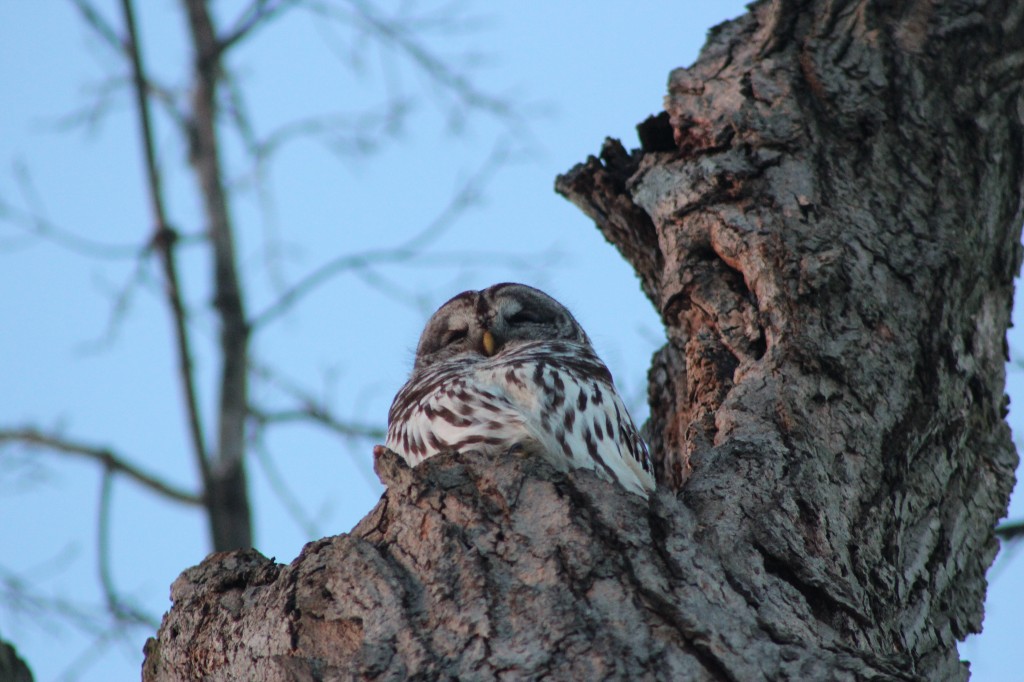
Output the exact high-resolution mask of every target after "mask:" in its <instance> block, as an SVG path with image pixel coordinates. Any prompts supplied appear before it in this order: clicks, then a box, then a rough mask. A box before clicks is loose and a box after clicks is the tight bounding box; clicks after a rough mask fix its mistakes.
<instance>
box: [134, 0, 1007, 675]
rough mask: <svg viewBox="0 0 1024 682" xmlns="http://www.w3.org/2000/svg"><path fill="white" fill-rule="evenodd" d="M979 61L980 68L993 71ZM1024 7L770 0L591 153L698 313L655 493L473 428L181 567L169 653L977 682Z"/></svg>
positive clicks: (159, 651) (367, 666) (662, 380)
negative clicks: (639, 118) (347, 506)
mask: <svg viewBox="0 0 1024 682" xmlns="http://www.w3.org/2000/svg"><path fill="white" fill-rule="evenodd" d="M964 74H970V76H969V77H966V78H965V77H964ZM1022 84H1024V5H1022V4H1021V3H1020V2H1017V1H1015V0H1005V1H997V2H987V3H972V2H952V1H947V2H943V1H939V2H907V3H891V2H880V1H878V0H839V1H835V0H829V1H824V0H820V1H819V0H804V1H800V2H797V1H790V0H774V1H768V0H764V1H761V2H755V3H753V4H752V5H751V9H750V13H749V14H747V15H745V16H743V17H741V18H739V19H737V20H735V21H732V22H728V23H726V24H723V25H722V26H719V27H717V28H716V29H715V30H713V31H712V33H711V35H710V37H709V41H708V44H707V45H706V47H705V48H704V50H703V52H702V54H701V56H700V58H699V59H698V61H697V62H696V64H694V65H693V66H692V67H690V68H687V69H677V70H676V71H674V72H673V73H672V74H671V77H670V80H669V91H668V96H667V98H666V111H665V112H664V113H663V114H661V115H659V116H655V117H652V118H651V119H650V120H648V121H646V122H645V123H644V124H642V125H641V126H640V137H641V142H642V148H641V149H638V150H635V151H633V152H627V151H626V150H625V149H624V148H623V147H622V145H621V144H619V143H618V142H616V141H614V140H609V141H608V142H607V143H606V144H605V145H604V147H603V149H602V151H601V154H600V158H595V157H591V158H590V159H589V160H587V161H586V162H585V163H582V164H580V165H578V166H577V167H575V168H574V169H572V170H571V171H570V172H568V173H567V174H566V175H564V176H562V177H560V178H559V180H558V182H557V188H558V190H559V191H560V192H562V193H563V194H564V195H566V196H567V197H568V198H569V199H571V200H572V201H573V202H574V203H575V204H577V205H578V206H579V207H580V208H581V209H582V210H583V211H585V212H586V213H587V214H588V215H590V216H591V217H592V218H593V219H594V221H595V222H596V223H597V226H598V228H599V229H600V230H601V232H602V233H603V234H604V236H605V237H607V238H608V239H609V240H610V241H612V242H613V243H614V244H616V245H617V246H618V247H619V249H620V251H621V253H622V255H623V256H624V257H625V258H626V259H627V260H628V261H629V262H630V263H631V264H632V265H633V267H634V268H635V269H636V271H637V273H638V275H639V276H640V278H641V281H642V283H643V287H644V290H645V292H646V293H647V295H648V297H649V298H650V299H651V301H652V302H653V303H654V305H655V306H656V308H657V309H658V310H659V311H660V313H661V316H662V320H663V321H664V324H665V327H666V330H667V339H666V343H665V346H664V347H663V349H662V350H661V351H660V352H659V353H658V354H657V356H656V358H655V360H654V363H653V366H652V368H651V370H650V375H649V376H650V400H651V409H652V417H651V420H650V423H649V425H648V432H649V434H650V441H651V445H652V453H654V457H655V458H656V460H657V462H658V467H657V473H658V479H659V484H660V485H659V491H658V493H657V494H656V495H654V496H653V498H652V499H651V500H650V501H649V502H647V501H643V500H641V499H640V498H639V497H637V496H635V495H632V494H630V493H628V492H626V491H624V490H621V489H619V488H617V487H616V486H614V485H612V484H609V483H606V482H603V481H600V480H598V479H597V478H596V477H595V476H594V475H592V474H591V473H590V472H587V471H577V472H574V473H571V474H569V475H564V474H559V473H558V472H555V471H553V470H552V469H551V468H550V467H547V466H546V465H545V464H543V463H542V462H540V461H538V459H537V458H523V457H516V456H513V455H511V454H509V455H507V456H495V457H483V456H479V457H474V456H466V455H463V454H460V453H449V454H444V455H440V456H437V457H435V458H432V459H429V460H427V461H425V462H423V463H422V464H421V465H419V466H417V467H416V468H415V469H409V468H408V467H406V466H405V465H404V464H403V463H402V461H401V460H399V459H398V458H397V457H395V456H394V455H393V454H392V453H389V452H387V451H383V450H380V451H378V452H377V470H378V473H379V474H380V476H381V478H382V480H383V481H384V482H385V483H386V484H387V485H388V491H387V493H386V495H385V497H384V499H382V501H381V502H380V504H379V505H378V506H377V507H376V508H375V509H374V510H373V511H372V512H371V513H370V514H369V515H368V516H367V517H366V518H365V519H364V520H363V521H362V522H361V523H360V524H358V525H357V526H356V528H355V529H354V530H353V531H352V533H350V534H345V535H340V536H337V537H333V538H325V539H324V540H322V541H320V542H317V543H313V544H311V545H309V546H307V547H306V549H305V550H304V551H303V552H302V554H301V555H300V556H299V557H298V558H297V559H296V560H295V561H293V562H292V563H290V564H289V565H281V564H277V563H274V562H273V561H271V560H268V559H266V558H264V557H262V556H260V555H259V554H258V553H256V552H254V551H251V550H249V551H243V552H234V553H226V554H221V555H217V556H214V557H211V558H210V559H208V560H207V561H205V562H203V563H202V564H200V565H199V566H197V567H194V568H192V569H189V570H187V571H186V572H185V573H183V574H182V576H181V577H180V578H179V579H178V580H177V581H175V583H174V585H173V587H172V598H173V601H174V607H173V609H172V610H171V612H170V613H169V614H168V616H167V617H166V618H165V620H164V622H163V624H162V626H161V629H160V632H159V634H158V636H157V637H156V638H155V639H153V640H151V641H150V643H149V645H148V646H147V659H146V665H145V667H144V673H143V678H144V679H145V680H149V681H155V680H176V679H184V678H193V679H194V678H202V679H210V680H235V679H261V680H296V679H302V680H305V679H328V678H329V679H359V678H373V679H383V678H387V679H405V678H417V679H467V678H472V679H487V680H490V679H511V678H515V679H540V678H544V679H566V680H568V679H666V680H668V679H671V680H680V679H686V680H795V679H801V680H818V679H843V680H957V679H966V678H967V677H968V675H969V670H968V667H967V665H965V664H964V663H962V662H961V661H960V659H959V656H958V654H957V649H956V643H957V641H958V640H962V639H963V638H964V637H966V636H967V635H968V634H969V633H972V632H977V631H978V630H979V629H980V626H981V620H982V614H983V603H984V595H985V587H986V583H985V571H986V570H987V569H988V567H989V565H990V564H991V562H992V559H993V557H994V556H995V553H996V550H997V547H998V543H997V540H996V537H995V533H994V527H995V523H996V521H997V520H998V519H999V518H1000V517H1001V516H1002V515H1003V514H1004V513H1005V510H1006V506H1007V500H1008V496H1009V493H1010V490H1011V489H1012V487H1013V479H1014V470H1015V467H1016V465H1017V461H1018V457H1017V453H1016V450H1015V449H1014V446H1013V444H1012V442H1011V439H1010V434H1009V429H1008V428H1007V426H1006V424H1005V422H1004V416H1005V398H1004V383H1005V369H1004V363H1005V360H1006V345H1005V333H1006V329H1007V325H1008V322H1009V315H1010V303H1011V298H1012V292H1013V278H1014V276H1015V275H1016V273H1017V272H1018V269H1019V267H1020V265H1021V251H1022V250H1021V246H1020V228H1021V221H1022V218H1024V118H1022V115H1021V112H1022V111H1024V91H1022Z"/></svg>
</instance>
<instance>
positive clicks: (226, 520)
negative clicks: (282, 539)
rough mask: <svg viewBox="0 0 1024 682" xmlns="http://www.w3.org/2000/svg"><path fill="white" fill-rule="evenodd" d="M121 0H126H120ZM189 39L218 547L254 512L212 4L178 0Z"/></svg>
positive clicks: (248, 532)
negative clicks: (212, 323)
mask: <svg viewBox="0 0 1024 682" xmlns="http://www.w3.org/2000/svg"><path fill="white" fill-rule="evenodd" d="M126 1H127V0H126ZM182 4H183V5H184V6H185V10H186V14H187V16H188V26H189V36H190V38H191V41H192V52H193V57H192V58H193V74H192V81H191V90H192V97H191V112H192V126H191V131H190V132H191V134H190V136H189V142H190V149H189V163H190V164H191V165H192V168H193V171H194V173H195V178H196V180H197V181H198V185H199V194H200V196H201V198H202V202H203V219H204V221H205V226H206V230H207V233H208V235H209V245H210V249H211V252H212V253H211V255H212V257H213V281H212V285H213V289H214V291H213V307H214V309H215V310H216V312H217V321H218V322H219V332H220V338H219V344H218V353H219V359H220V365H221V366H220V380H219V383H218V391H219V394H220V395H219V400H218V404H217V440H216V447H214V448H212V453H211V455H212V456H211V463H212V464H213V465H214V466H213V467H212V469H211V470H212V471H213V472H214V475H215V480H211V479H207V481H206V483H207V492H208V495H207V506H208V510H209V521H210V530H211V531H212V537H213V546H214V549H215V550H217V551H223V550H228V549H237V548H239V547H250V546H252V519H251V515H250V509H249V497H248V489H247V487H246V483H245V473H244V472H245V469H244V467H243V466H242V462H243V458H244V456H245V420H246V417H247V410H248V376H247V375H246V364H247V357H248V354H249V331H250V330H249V325H248V317H247V314H246V311H245V291H244V290H243V288H242V284H241V280H240V277H239V274H238V264H237V258H236V255H235V235H234V227H233V224H232V220H231V215H230V210H229V203H228V196H227V190H226V188H225V182H224V172H223V168H222V166H221V158H220V141H219V133H218V114H217V108H218V94H217V93H218V88H219V83H220V80H221V79H222V78H223V76H224V73H223V71H222V68H221V59H220V57H221V54H220V48H219V46H218V39H217V32H216V28H215V27H214V21H213V16H212V14H211V12H212V8H211V7H210V5H209V3H208V2H207V0H184V2H183V3H182Z"/></svg>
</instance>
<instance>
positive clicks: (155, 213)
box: [121, 0, 210, 487]
mask: <svg viewBox="0 0 1024 682" xmlns="http://www.w3.org/2000/svg"><path fill="white" fill-rule="evenodd" d="M121 10H122V13H123V17H124V23H125V26H126V27H127V29H128V52H129V55H130V57H131V63H132V76H133V79H134V88H133V90H134V93H135V106H136V109H137V112H138V117H139V126H140V133H141V138H142V139H141V143H142V148H143V152H144V155H145V164H146V181H147V182H146V188H147V190H148V194H149V203H150V212H151V214H152V218H153V222H154V226H153V235H152V238H151V244H152V247H153V248H155V249H156V250H157V252H158V253H159V254H160V261H161V264H162V265H163V271H164V280H165V293H166V301H167V304H168V307H169V308H170V310H171V318H172V321H173V324H174V334H175V342H176V350H177V356H178V373H179V379H180V382H181V387H182V393H183V394H184V396H185V408H186V412H187V415H188V428H189V435H190V436H191V440H192V451H193V455H194V458H195V461H196V465H197V466H198V468H199V472H200V474H201V476H202V480H203V483H204V487H205V486H206V484H207V482H208V481H209V480H210V464H209V461H208V457H207V452H206V438H205V436H204V435H203V424H202V417H201V415H200V412H199V400H198V398H197V396H196V386H195V378H194V376H193V365H192V345H191V341H190V339H189V333H188V325H187V324H186V320H185V304H184V300H183V296H182V293H181V284H180V281H179V277H178V266H177V261H176V258H175V250H174V246H175V242H176V240H177V233H176V232H175V231H174V230H173V229H172V228H171V226H170V223H169V222H168V220H167V214H166V212H165V210H164V202H163V194H162V190H161V183H160V170H159V166H158V165H157V160H156V147H155V144H154V141H153V125H152V121H151V115H150V111H149V99H148V97H147V94H146V93H147V87H146V82H147V81H146V71H145V68H144V67H143V63H142V53H141V50H140V48H139V41H138V33H137V30H136V27H135V14H134V9H133V7H132V1H131V0H121Z"/></svg>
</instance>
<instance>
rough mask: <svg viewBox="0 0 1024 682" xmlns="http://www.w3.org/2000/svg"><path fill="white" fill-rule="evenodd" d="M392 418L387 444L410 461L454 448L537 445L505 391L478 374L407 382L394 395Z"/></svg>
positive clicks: (502, 447) (500, 449)
mask: <svg viewBox="0 0 1024 682" xmlns="http://www.w3.org/2000/svg"><path fill="white" fill-rule="evenodd" d="M407 389H408V390H407ZM388 421H389V426H388V438H387V447H388V448H390V449H391V450H394V451H395V452H397V453H398V454H400V455H402V456H403V457H404V458H405V460H406V461H407V462H408V463H409V464H410V465H416V464H418V463H420V462H422V461H423V460H424V459H426V458H427V457H431V456H433V455H436V454H438V453H441V452H449V451H453V450H455V451H459V452H464V451H470V450H482V451H488V452H491V451H502V450H508V449H510V448H512V447H513V446H515V445H523V446H524V447H531V446H532V443H530V442H529V441H530V440H531V439H530V438H529V433H530V430H529V429H528V428H527V427H526V424H525V420H524V417H523V415H522V413H521V412H520V411H519V410H518V409H517V407H516V405H515V404H514V403H513V401H511V400H510V399H509V397H508V395H507V394H506V392H505V391H504V390H502V388H501V387H500V386H498V385H495V384H493V383H490V382H486V381H479V380H478V379H477V378H476V377H448V378H442V377H438V378H437V379H435V380H433V381H432V383H431V385H429V386H424V385H422V382H420V383H417V384H409V385H406V387H404V388H403V389H402V391H400V392H399V394H398V395H397V396H396V397H395V402H394V404H393V405H392V407H391V413H390V415H389V419H388Z"/></svg>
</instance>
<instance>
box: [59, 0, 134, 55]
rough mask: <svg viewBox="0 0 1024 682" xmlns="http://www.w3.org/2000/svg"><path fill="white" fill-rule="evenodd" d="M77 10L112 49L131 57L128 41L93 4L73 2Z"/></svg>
mask: <svg viewBox="0 0 1024 682" xmlns="http://www.w3.org/2000/svg"><path fill="white" fill-rule="evenodd" d="M71 4H73V5H74V6H75V7H76V8H77V9H78V13H79V14H81V15H82V18H83V19H84V20H85V23H86V24H88V25H89V26H90V27H91V28H92V29H93V30H94V31H95V32H96V34H97V35H98V36H100V37H101V38H103V40H105V41H106V42H107V44H108V45H110V47H112V48H114V50H115V51H116V52H118V53H120V54H121V55H123V56H125V57H130V56H131V47H130V45H129V42H128V41H126V40H125V39H124V38H123V37H121V35H120V34H118V32H117V30H116V29H115V28H114V27H113V25H112V24H111V23H110V22H109V21H107V20H106V18H105V17H104V16H103V14H102V13H101V12H100V11H99V10H98V9H96V7H94V6H93V4H92V3H91V2H87V1H86V0H71Z"/></svg>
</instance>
